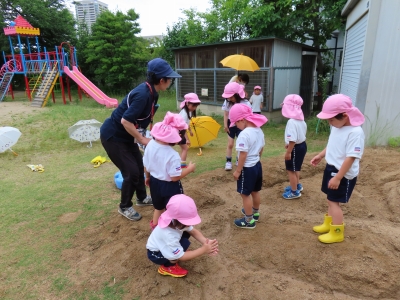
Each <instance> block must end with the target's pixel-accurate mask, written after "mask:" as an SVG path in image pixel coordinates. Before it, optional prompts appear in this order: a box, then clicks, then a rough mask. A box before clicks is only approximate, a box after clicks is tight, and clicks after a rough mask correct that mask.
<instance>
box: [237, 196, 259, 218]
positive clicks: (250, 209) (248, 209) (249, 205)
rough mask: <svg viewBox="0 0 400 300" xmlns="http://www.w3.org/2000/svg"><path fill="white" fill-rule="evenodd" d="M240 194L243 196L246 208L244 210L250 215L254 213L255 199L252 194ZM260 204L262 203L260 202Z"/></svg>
mask: <svg viewBox="0 0 400 300" xmlns="http://www.w3.org/2000/svg"><path fill="white" fill-rule="evenodd" d="M240 196H242V200H243V208H244V212H245V213H246V216H250V215H252V214H253V207H252V205H253V201H252V197H251V195H244V194H240ZM258 205H260V204H258Z"/></svg>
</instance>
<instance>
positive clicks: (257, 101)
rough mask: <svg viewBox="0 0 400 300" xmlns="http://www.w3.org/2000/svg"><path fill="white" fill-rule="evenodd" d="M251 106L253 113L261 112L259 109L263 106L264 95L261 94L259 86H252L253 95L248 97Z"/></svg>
mask: <svg viewBox="0 0 400 300" xmlns="http://www.w3.org/2000/svg"><path fill="white" fill-rule="evenodd" d="M249 101H250V103H251V108H252V109H253V113H254V114H261V109H262V107H263V102H264V97H263V95H262V94H261V86H259V85H256V86H255V87H254V92H253V95H251V97H250V100H249Z"/></svg>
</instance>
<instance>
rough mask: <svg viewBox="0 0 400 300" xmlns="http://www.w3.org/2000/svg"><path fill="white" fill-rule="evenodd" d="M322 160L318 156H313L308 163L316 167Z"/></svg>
mask: <svg viewBox="0 0 400 300" xmlns="http://www.w3.org/2000/svg"><path fill="white" fill-rule="evenodd" d="M321 160H322V158H321V157H320V156H319V155H316V156H314V158H313V159H312V160H311V161H310V163H311V164H312V165H313V166H314V167H316V166H317V165H318V164H319V163H320V162H321Z"/></svg>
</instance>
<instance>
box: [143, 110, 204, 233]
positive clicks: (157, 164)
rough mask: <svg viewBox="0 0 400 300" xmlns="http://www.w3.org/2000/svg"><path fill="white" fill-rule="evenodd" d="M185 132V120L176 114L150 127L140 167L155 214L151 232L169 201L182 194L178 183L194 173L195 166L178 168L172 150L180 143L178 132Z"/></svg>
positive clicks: (177, 160)
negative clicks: (148, 139)
mask: <svg viewBox="0 0 400 300" xmlns="http://www.w3.org/2000/svg"><path fill="white" fill-rule="evenodd" d="M187 128H188V126H187V124H186V122H185V120H183V118H182V117H181V116H180V115H179V114H173V113H171V112H167V114H166V115H165V117H164V120H163V121H162V122H158V123H156V124H155V125H154V126H153V129H152V130H151V135H152V137H153V140H151V141H150V142H149V143H148V144H147V146H146V149H145V151H144V156H143V165H144V167H145V175H146V179H145V184H146V185H147V186H150V193H151V197H152V199H153V206H154V214H153V219H152V220H151V222H150V226H151V228H152V229H153V228H154V227H155V226H157V224H158V218H159V217H160V215H161V214H162V212H163V211H164V210H165V206H166V205H167V203H168V200H169V199H170V198H171V197H172V196H174V195H176V194H183V188H182V184H181V181H180V180H181V179H182V178H183V177H185V176H186V175H188V174H189V173H191V172H194V171H195V169H196V166H195V164H193V163H192V162H190V163H189V165H188V166H187V168H185V169H182V168H181V158H180V156H179V153H178V152H177V151H176V150H174V148H173V146H175V145H176V144H177V143H178V142H179V141H180V140H181V139H182V137H181V135H180V134H179V133H180V131H181V132H182V131H186V129H187Z"/></svg>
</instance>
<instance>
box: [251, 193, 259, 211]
mask: <svg viewBox="0 0 400 300" xmlns="http://www.w3.org/2000/svg"><path fill="white" fill-rule="evenodd" d="M251 197H252V198H253V208H254V209H260V203H261V197H260V192H252V193H251Z"/></svg>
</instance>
